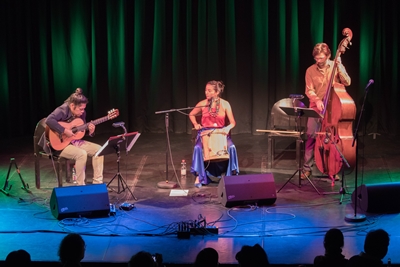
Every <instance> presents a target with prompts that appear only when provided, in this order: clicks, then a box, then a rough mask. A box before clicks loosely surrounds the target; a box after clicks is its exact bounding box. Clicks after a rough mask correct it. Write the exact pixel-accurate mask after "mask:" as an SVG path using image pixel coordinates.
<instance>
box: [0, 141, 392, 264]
mask: <svg viewBox="0 0 400 267" xmlns="http://www.w3.org/2000/svg"><path fill="white" fill-rule="evenodd" d="M107 138H108V135H98V136H96V137H95V139H94V141H96V142H98V143H101V144H103V143H104V142H105V141H106V140H107ZM169 139H170V144H171V152H172V159H168V180H169V181H170V182H173V183H178V188H175V189H174V190H171V189H161V188H159V187H158V186H157V185H158V183H159V182H164V181H165V180H166V177H167V176H166V135H165V134H146V133H144V134H142V135H141V136H140V138H139V139H138V140H137V142H136V144H135V145H134V146H133V148H132V149H131V151H130V152H129V153H126V152H125V151H122V152H121V158H120V171H121V174H122V176H123V178H124V180H126V182H127V183H128V185H129V188H130V189H131V191H132V194H131V193H130V192H129V190H125V191H124V192H121V193H118V192H117V191H118V183H117V180H114V181H113V183H111V184H110V186H109V187H110V188H111V189H112V191H111V192H109V193H108V197H109V201H110V203H113V204H115V205H116V207H117V210H116V214H115V216H107V217H102V218H73V219H64V220H57V219H56V218H55V217H54V216H53V215H52V214H51V212H50V208H49V202H50V196H51V194H52V190H53V188H54V187H56V186H57V182H56V178H55V177H56V176H55V172H54V170H53V167H52V163H51V161H50V160H48V159H42V160H41V171H40V172H41V188H40V189H37V188H35V178H34V173H35V172H34V171H35V170H34V155H33V145H32V137H27V138H18V139H13V140H5V141H3V142H2V146H1V147H2V148H3V149H2V151H1V154H0V159H1V161H0V168H1V178H0V179H1V180H0V183H1V186H2V188H3V185H4V182H5V179H6V175H7V171H8V168H9V166H10V158H15V162H16V163H17V165H18V167H19V170H20V173H21V176H22V177H23V179H24V181H25V182H26V183H27V184H28V185H29V187H30V190H31V193H28V192H26V191H24V190H22V189H21V185H22V183H21V181H20V178H19V175H18V173H17V171H16V169H15V167H14V166H13V165H12V166H11V172H10V176H9V185H12V188H11V189H10V190H9V194H10V195H9V196H7V195H6V194H0V201H1V207H0V211H1V213H2V216H1V219H0V220H1V221H0V238H1V240H2V242H0V244H1V245H0V260H4V259H5V257H6V255H7V254H8V253H9V252H10V251H12V250H17V249H25V250H27V251H28V252H29V253H30V254H31V256H32V260H34V261H50V262H54V261H58V257H57V249H58V245H59V243H60V241H61V239H62V238H63V237H64V236H65V234H66V233H68V232H76V233H80V234H82V235H83V238H84V240H85V242H86V255H85V258H84V261H86V262H115V263H123V262H127V261H128V260H129V258H130V257H131V256H132V255H133V254H135V253H136V252H138V251H141V250H145V251H148V252H150V253H160V254H162V255H163V259H164V262H165V263H171V264H191V263H192V262H193V261H194V259H195V257H196V254H197V252H199V251H200V250H201V249H203V248H205V247H213V248H215V249H216V250H217V251H218V252H219V257H220V260H219V261H220V263H221V264H236V263H237V262H236V260H235V254H236V253H237V252H238V251H239V250H240V249H241V247H242V246H243V245H254V244H256V243H258V244H260V245H261V246H262V247H264V249H265V250H266V252H267V254H268V257H269V259H270V262H271V263H272V264H312V262H313V259H314V257H315V256H316V255H319V254H323V253H324V249H323V236H324V234H325V232H326V231H327V230H329V229H330V228H339V229H341V230H342V231H343V232H344V235H345V246H344V248H343V253H344V255H345V256H346V257H347V258H349V257H351V256H353V255H355V254H358V253H359V252H361V251H362V250H363V242H364V238H365V235H366V233H367V232H368V231H369V230H371V229H377V228H382V229H385V230H386V231H387V232H388V233H389V234H390V246H389V252H388V254H387V256H386V257H385V259H384V261H385V262H387V259H388V258H391V260H392V263H393V264H400V254H399V253H398V251H397V249H396V248H397V247H399V246H400V239H399V235H400V229H399V227H398V225H400V216H399V214H398V213H391V214H381V213H367V212H364V211H361V210H359V211H357V213H356V214H357V215H365V216H366V220H365V221H363V222H356V223H354V222H347V221H345V217H346V216H349V215H350V216H351V215H354V214H355V211H354V207H353V206H352V201H351V194H350V193H352V192H353V191H354V188H355V186H354V185H355V172H354V171H353V172H352V173H349V174H346V175H345V183H344V187H343V188H344V189H345V191H346V194H340V193H339V191H340V188H341V186H342V184H341V182H336V184H335V186H333V187H332V186H331V184H330V182H328V180H327V179H326V178H325V177H323V176H319V175H318V173H317V171H316V170H314V174H317V175H315V177H313V178H312V179H311V181H312V184H313V185H314V186H315V188H314V187H313V186H312V184H310V183H309V182H308V181H302V182H301V187H299V178H298V175H297V174H296V175H295V176H294V177H293V178H292V179H291V181H290V182H289V183H288V184H286V186H284V187H283V188H281V187H282V186H283V185H284V183H285V182H286V181H287V180H288V179H289V178H290V177H291V176H292V175H293V174H294V173H295V172H296V171H297V168H298V166H297V163H296V160H295V152H294V149H293V147H294V146H293V144H291V143H290V142H289V141H287V140H282V141H278V142H277V143H276V155H275V156H276V159H275V165H274V166H273V168H272V169H268V168H267V154H268V153H267V151H268V149H269V148H268V142H267V135H256V136H254V135H250V134H238V135H233V136H232V139H233V141H234V143H235V145H236V147H237V152H238V157H239V166H240V175H253V174H254V175H257V174H258V175H262V174H264V175H270V176H272V177H273V183H272V186H274V187H275V189H276V190H277V191H278V190H279V189H282V190H281V191H280V192H279V193H277V200H276V202H275V203H274V204H273V205H267V206H255V205H242V206H239V207H232V208H227V207H225V206H224V205H222V204H221V203H220V198H219V196H218V193H217V189H218V181H217V182H216V183H213V184H210V185H208V186H203V187H202V188H200V189H198V188H195V187H194V186H193V182H194V177H193V176H192V175H188V177H187V178H186V179H180V178H179V179H177V178H176V176H175V173H174V169H173V168H172V165H171V162H173V163H174V164H173V165H174V167H175V168H176V173H177V174H178V176H180V175H179V172H180V171H179V169H180V162H181V160H182V159H185V160H186V161H187V162H188V168H190V163H191V154H192V143H191V140H190V135H187V134H171V135H170V137H169ZM358 162H359V167H358V175H357V178H358V185H361V184H368V185H370V184H383V183H395V182H399V181H400V167H399V162H400V141H399V139H398V138H395V137H394V136H388V135H380V136H377V137H376V139H373V136H372V135H365V136H361V137H360V142H359V156H358ZM116 173H117V155H116V154H109V155H106V156H105V166H104V181H105V182H106V183H107V182H109V181H110V180H111V179H112V178H113V177H114V175H115V174H116ZM268 173H270V174H268ZM91 175H92V169H91V163H90V160H89V163H88V169H87V177H88V181H87V184H88V186H89V185H90V184H91V179H90V177H91ZM64 185H65V186H73V185H72V184H64ZM6 189H8V188H6ZM243 191H246V185H243ZM174 194H176V195H177V196H173V195H174ZM180 195H182V196H180ZM398 195H400V190H399V194H398ZM134 197H136V198H137V200H135V199H134ZM341 197H343V202H342V203H340V199H341ZM372 201H374V202H377V201H379V199H377V200H375V199H374V200H372ZM396 201H397V202H399V201H398V200H396ZM124 202H126V203H132V204H134V209H132V210H130V211H123V210H119V209H118V207H119V206H120V205H121V204H122V203H124ZM382 205H385V204H384V203H383V204H382ZM202 218H204V219H205V220H206V223H207V225H208V226H209V227H217V228H218V234H212V233H207V232H206V233H205V234H204V235H202V234H200V235H191V236H190V238H188V239H179V238H178V237H177V230H178V226H179V225H182V224H184V223H193V222H195V221H199V220H200V221H201V220H202Z"/></svg>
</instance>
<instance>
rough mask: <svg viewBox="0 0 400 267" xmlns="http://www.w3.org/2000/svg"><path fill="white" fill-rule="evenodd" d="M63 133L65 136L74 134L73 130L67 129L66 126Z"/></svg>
mask: <svg viewBox="0 0 400 267" xmlns="http://www.w3.org/2000/svg"><path fill="white" fill-rule="evenodd" d="M64 134H65V135H66V136H67V137H73V136H75V134H74V132H72V130H71V129H67V128H65V129H64Z"/></svg>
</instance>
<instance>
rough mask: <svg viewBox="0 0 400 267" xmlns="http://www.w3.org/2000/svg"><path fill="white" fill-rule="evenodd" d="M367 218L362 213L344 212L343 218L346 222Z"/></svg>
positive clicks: (361, 220)
mask: <svg viewBox="0 0 400 267" xmlns="http://www.w3.org/2000/svg"><path fill="white" fill-rule="evenodd" d="M366 219H367V217H366V216H365V215H363V214H346V217H344V220H345V221H346V222H363V221H365V220H366Z"/></svg>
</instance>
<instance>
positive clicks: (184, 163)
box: [181, 159, 186, 178]
mask: <svg viewBox="0 0 400 267" xmlns="http://www.w3.org/2000/svg"><path fill="white" fill-rule="evenodd" d="M181 178H186V161H185V160H184V159H183V160H182V162H181Z"/></svg>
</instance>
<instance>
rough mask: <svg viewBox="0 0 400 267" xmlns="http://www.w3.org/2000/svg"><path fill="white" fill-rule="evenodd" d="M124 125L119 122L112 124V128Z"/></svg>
mask: <svg viewBox="0 0 400 267" xmlns="http://www.w3.org/2000/svg"><path fill="white" fill-rule="evenodd" d="M124 125H125V122H123V121H120V122H114V123H113V124H112V126H113V127H115V128H117V127H123V126H124Z"/></svg>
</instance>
